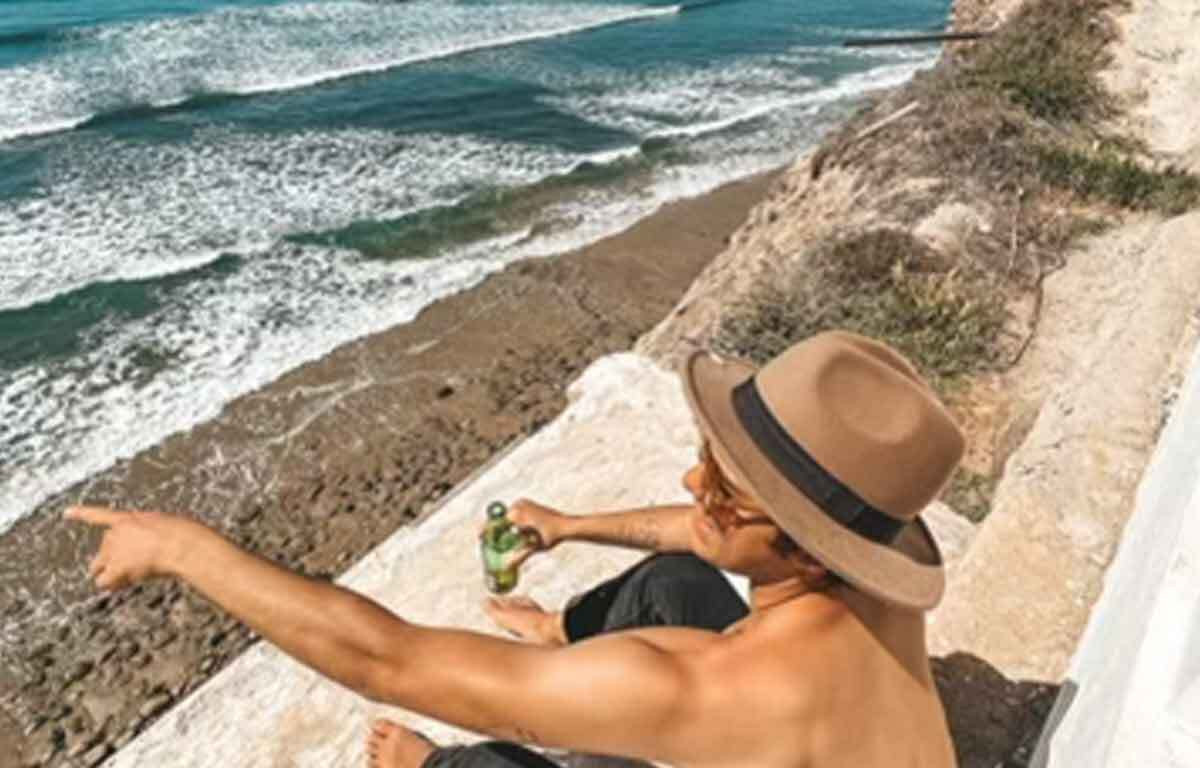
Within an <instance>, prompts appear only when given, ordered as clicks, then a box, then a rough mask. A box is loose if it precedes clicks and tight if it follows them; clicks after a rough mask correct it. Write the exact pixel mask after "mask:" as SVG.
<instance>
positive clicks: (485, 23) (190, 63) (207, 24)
mask: <svg viewBox="0 0 1200 768" xmlns="http://www.w3.org/2000/svg"><path fill="white" fill-rule="evenodd" d="M678 12H679V6H658V7H649V6H628V5H593V4H568V3H546V2H528V1H527V2H498V3H483V4H459V3H447V2H435V1H434V0H415V1H414V2H406V3H397V4H382V3H367V2H356V1H350V0H340V1H338V2H328V3H301V4H287V5H278V6H266V7H258V8H234V9H224V10H220V11H215V12H213V13H208V14H202V15H196V16H184V17H176V18H167V19H157V20H153V21H145V22H137V23H127V24H119V25H113V26H105V27H99V28H95V29H92V30H84V31H81V32H79V33H77V34H74V35H72V36H71V37H70V38H69V40H68V41H67V42H65V43H63V44H62V45H61V46H59V47H58V48H56V49H55V50H56V53H55V54H53V55H51V56H49V57H47V58H44V59H39V60H37V61H34V62H30V63H28V64H25V65H23V66H19V67H14V68H9V69H4V70H0V141H2V140H6V139H11V138H14V137H17V136H21V135H28V134H40V133H46V132H49V131H51V130H54V129H64V128H69V127H73V126H76V125H79V124H80V123H82V122H84V121H86V120H88V119H89V118H90V117H93V116H95V115H98V114H103V113H106V112H111V111H114V110H119V109H122V108H127V107H130V106H138V105H146V104H150V105H165V106H169V105H173V104H178V103H180V102H182V101H185V100H187V99H188V98H190V97H192V96H195V95H197V94H202V93H237V94H254V93H263V92H267V91H279V90H289V89H294V88H303V87H306V86H311V85H314V84H317V83H321V82H325V81H328V80H333V79H339V78H344V77H348V76H351V75H357V74H364V73H371V72H379V71H382V70H387V69H392V68H396V67H402V66H406V65H409V64H414V63H417V62H422V61H430V60H434V59H439V58H445V57H448V56H455V55H460V54H463V53H469V52H472V51H478V50H483V49H487V48H493V47H499V46H509V45H513V44H516V43H522V42H527V41H533V40H539V39H544V38H547V37H555V36H561V35H568V34H573V33H577V32H582V31H585V30H589V29H595V28H599V27H604V26H608V25H612V24H617V23H626V22H630V21H636V20H639V19H650V18H657V17H662V16H670V15H674V14H676V13H678Z"/></svg>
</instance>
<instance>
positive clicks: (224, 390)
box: [0, 0, 948, 528]
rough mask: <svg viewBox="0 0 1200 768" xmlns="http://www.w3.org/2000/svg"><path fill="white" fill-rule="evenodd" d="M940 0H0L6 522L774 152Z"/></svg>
mask: <svg viewBox="0 0 1200 768" xmlns="http://www.w3.org/2000/svg"><path fill="white" fill-rule="evenodd" d="M947 12H948V0H910V1H908V2H904V3H900V2H885V1H883V0H863V2H859V3H844V2H831V1H829V0H817V1H814V2H807V3H799V2H792V1H791V0H786V1H785V0H717V1H716V2H713V1H711V0H710V1H709V2H695V3H692V4H686V3H685V4H670V3H655V2H640V3H638V2H625V1H623V0H607V1H606V2H592V1H591V0H553V1H551V0H522V1H519V2H507V1H504V0H501V2H474V1H468V0H459V1H458V2H450V1H448V0H447V1H440V2H435V1H433V0H411V1H409V2H346V1H344V0H331V1H330V2H321V3H303V2H251V1H249V0H246V1H243V2H196V1H190V2H185V1H183V0H179V1H178V2H149V1H133V0H125V1H123V2H118V1H113V0H108V1H107V2H96V1H95V0H89V1H87V2H85V1H83V0H46V1H42V2H27V1H21V2H13V0H0V258H2V259H3V260H4V261H3V264H4V267H5V269H3V270H0V528H2V527H3V526H4V524H5V523H7V522H11V521H12V520H14V519H16V518H18V517H19V516H21V515H23V514H26V513H28V512H29V511H30V510H31V509H32V508H33V507H34V506H35V505H36V504H37V503H38V502H40V501H41V500H43V499H45V498H46V497H47V496H48V495H50V494H52V493H54V492H56V491H59V490H62V489H63V488H65V487H67V486H68V485H70V484H71V483H73V482H76V481H78V480H81V479H83V478H84V477H86V476H87V475H89V474H91V473H94V472H96V471H98V470H101V469H103V468H105V467H107V466H109V465H111V464H112V463H113V462H114V461H115V460H117V459H118V458H120V457H122V456H128V455H132V453H134V452H136V451H137V450H140V449H142V448H145V447H147V446H149V445H152V444H153V443H154V442H157V441H158V440H161V439H162V438H163V437H165V436H166V435H168V434H171V433H172V432H175V431H178V430H180V429H185V428H187V427H189V426H191V425H193V424H195V423H197V422H199V421H201V420H204V419H207V418H211V417H212V416H214V415H215V414H216V413H217V412H218V411H219V409H220V407H221V406H222V405H223V404H224V403H226V402H228V401H229V400H230V399H232V398H234V397H236V396H238V395H239V394H242V393H245V392H247V391H250V390H252V389H254V388H255V387H258V386H261V385H263V384H265V383H267V382H269V381H271V380H272V379H274V378H276V377H278V376H279V375H280V374H281V373H283V372H284V371H286V370H288V369H290V368H293V367H295V366H297V365H299V364H300V363H302V362H304V361H307V360H310V359H313V358H315V357H318V356H320V355H322V354H325V353H326V352H328V351H329V350H330V349H332V348H333V347H335V346H337V345H338V344H341V343H344V342H346V341H349V340H351V339H354V338H357V337H360V336H362V335H364V334H367V333H370V332H373V331H376V330H380V329H383V328H386V327H388V326H390V325H394V324H396V323H399V322H403V321H405V320H408V319H410V318H411V317H412V316H413V315H415V313H416V312H417V311H418V310H419V309H420V308H421V307H422V306H424V305H426V304H428V303H429V302H430V301H432V300H433V299H434V298H436V297H438V296H441V295H444V294H446V293H449V292H452V291H455V290H458V289H461V288H463V287H466V286H468V285H470V284H472V283H474V282H476V281H478V280H479V279H481V278H482V277H484V276H486V275H487V274H488V273H489V272H492V271H494V270H496V269H498V268H499V267H501V266H503V265H504V264H505V263H508V262H510V261H512V260H514V259H517V258H521V257H523V256H528V255H534V254H545V253H556V252H561V251H563V250H565V249H568V248H571V247H574V246H577V245H580V244H582V243H585V242H588V241H590V240H593V239H595V238H597V237H599V236H602V235H604V234H608V233H610V232H613V231H616V230H618V229H620V228H623V227H624V226H627V225H628V224H630V223H632V222H633V221H635V220H636V219H637V218H640V217H641V216H644V215H646V214H647V213H648V212H650V211H652V210H653V209H654V208H656V207H657V206H659V205H661V204H662V203H663V202H666V201H668V200H671V199H675V198H678V197H681V196H686V195H692V194H696V193H699V192H703V191H705V190H707V189H711V188H713V187H715V186H717V185H719V184H720V183H723V182H725V181H729V180H732V179H734V178H738V177H741V176H745V175H749V174H752V173H755V172H757V171H760V170H764V169H766V168H770V167H773V166H776V165H778V164H780V163H783V162H787V161H788V160H790V159H792V158H794V157H795V156H796V154H798V153H799V152H800V151H802V150H803V149H805V148H806V147H807V146H810V145H811V144H812V143H813V142H814V141H815V140H816V139H817V138H818V137H819V136H820V135H821V133H822V132H823V131H825V130H827V129H828V128H829V127H831V126H832V125H834V124H836V122H837V121H838V120H839V119H841V118H842V117H844V116H845V115H846V114H847V113H848V112H849V111H850V110H852V109H853V107H854V106H855V104H856V103H857V102H858V100H860V99H861V98H862V96H863V94H865V93H867V92H869V91H870V90H872V89H875V88H879V87H883V86H887V85H892V84H896V83H898V82H901V81H903V80H904V79H906V78H907V77H909V76H910V75H911V74H912V72H913V71H915V70H916V69H917V68H919V67H922V66H926V65H928V64H930V63H932V61H933V58H934V57H935V56H936V53H937V51H936V49H930V48H916V49H914V48H908V49H900V48H883V49H874V50H870V51H848V50H845V49H843V48H841V47H840V46H839V42H840V40H841V39H843V38H844V37H847V36H861V35H871V34H886V33H890V32H909V31H913V30H924V29H929V28H934V27H940V26H941V25H942V24H943V23H944V20H945V18H946V15H947Z"/></svg>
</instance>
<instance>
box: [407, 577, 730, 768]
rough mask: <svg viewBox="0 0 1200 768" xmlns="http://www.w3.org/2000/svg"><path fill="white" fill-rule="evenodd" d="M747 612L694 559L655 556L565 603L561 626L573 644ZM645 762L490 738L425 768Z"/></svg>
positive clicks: (721, 624) (584, 767) (598, 767)
mask: <svg viewBox="0 0 1200 768" xmlns="http://www.w3.org/2000/svg"><path fill="white" fill-rule="evenodd" d="M747 613H749V609H748V608H747V607H746V603H745V601H743V600H742V598H741V597H740V596H739V595H738V593H737V592H736V591H734V589H733V587H732V586H730V584H729V581H728V580H726V578H725V577H724V576H723V575H721V572H720V571H718V570H717V569H716V568H713V567H712V566H711V565H709V564H708V563H706V562H704V561H703V560H701V559H700V558H698V557H695V556H694V555H675V554H671V555H653V556H651V557H648V558H646V559H645V560H643V561H641V562H640V563H637V564H636V565H634V566H633V567H632V568H630V569H629V570H627V571H625V572H624V573H622V574H621V575H620V576H617V577H616V578H614V579H611V580H609V581H606V582H604V583H603V584H601V585H599V586H597V587H595V588H593V589H591V590H589V591H587V592H585V593H583V594H582V595H578V596H576V597H574V598H572V599H571V600H570V602H568V603H567V607H566V609H565V611H564V617H563V623H564V625H565V628H566V631H567V638H568V639H569V640H570V642H576V641H578V640H583V639H585V638H588V637H592V636H593V635H598V634H602V633H604V632H619V631H621V630H623V629H634V628H637V627H696V628H699V629H710V630H712V631H714V632H720V631H721V630H723V629H725V628H726V627H728V626H729V625H730V624H733V623H734V622H736V621H739V620H741V619H742V618H744V617H745V616H746V614H747ZM644 765H647V764H646V763H643V762H640V761H636V760H627V759H622V758H612V757H603V756H595V755H554V756H553V760H551V759H549V758H547V757H544V756H542V755H540V754H538V753H537V752H533V751H532V750H529V749H526V748H525V747H522V746H520V745H517V744H512V743H509V742H505V741H488V742H484V743H481V744H474V745H472V746H469V747H442V748H440V749H437V750H434V752H433V754H431V755H430V756H429V758H428V759H426V761H425V762H424V764H423V765H422V768H618V766H630V767H632V766H644Z"/></svg>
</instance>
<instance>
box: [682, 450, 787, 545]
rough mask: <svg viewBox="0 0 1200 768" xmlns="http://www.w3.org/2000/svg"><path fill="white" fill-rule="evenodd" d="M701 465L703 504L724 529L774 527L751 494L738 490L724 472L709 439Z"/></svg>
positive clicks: (702, 451)
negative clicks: (757, 526) (714, 454)
mask: <svg viewBox="0 0 1200 768" xmlns="http://www.w3.org/2000/svg"><path fill="white" fill-rule="evenodd" d="M700 464H701V465H702V466H703V468H704V479H703V481H702V483H701V502H702V504H703V507H704V511H705V513H706V514H707V515H708V516H709V517H711V518H712V519H713V522H715V523H716V524H717V526H718V527H719V528H720V529H721V530H723V531H724V530H729V529H731V528H742V527H744V526H748V525H774V523H773V522H772V521H771V519H770V518H769V517H767V516H766V513H765V512H763V510H762V507H761V506H760V505H759V504H758V503H757V502H756V501H754V500H753V499H752V498H751V497H750V495H749V494H747V493H745V492H743V491H741V490H739V489H738V488H737V487H735V486H734V485H733V484H732V483H731V482H730V481H729V479H728V478H727V477H726V476H725V473H724V472H722V471H721V466H720V465H719V464H717V460H716V458H715V457H714V456H713V453H712V449H711V448H710V447H709V445H708V441H707V440H705V441H704V442H703V443H701V445H700Z"/></svg>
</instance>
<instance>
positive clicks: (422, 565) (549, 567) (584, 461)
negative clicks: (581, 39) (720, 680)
mask: <svg viewBox="0 0 1200 768" xmlns="http://www.w3.org/2000/svg"><path fill="white" fill-rule="evenodd" d="M569 396H570V399H571V404H570V405H569V406H568V408H567V410H566V411H565V412H564V413H563V414H562V415H560V416H559V418H558V419H556V420H555V421H554V422H553V423H551V424H550V425H548V426H547V427H546V428H544V429H543V430H542V431H540V432H539V433H538V434H536V435H534V436H533V437H531V438H529V439H528V440H526V441H525V442H524V443H522V444H521V445H519V446H518V447H516V448H515V449H514V450H512V451H511V452H509V453H508V454H506V455H504V456H502V457H501V458H500V460H498V461H496V462H493V464H491V465H490V466H488V467H485V468H484V469H483V470H482V471H481V472H479V473H477V474H476V476H474V477H473V478H471V479H469V480H467V481H466V482H465V483H464V484H463V485H462V486H461V487H460V488H459V489H458V490H457V491H456V492H455V493H454V494H453V495H452V497H451V498H450V499H449V500H448V501H446V502H445V503H444V504H443V505H442V506H441V507H440V508H439V509H438V510H437V511H436V512H435V513H434V514H431V515H429V516H428V517H427V518H426V519H425V520H424V521H423V522H422V523H421V524H420V525H418V526H414V527H410V528H407V529H403V530H401V531H398V532H397V533H396V534H395V535H394V536H393V537H392V538H390V539H389V540H388V541H386V542H384V543H383V544H382V545H380V546H379V547H378V548H377V549H376V550H374V551H373V552H372V553H371V554H370V555H368V556H367V557H366V558H364V559H363V561H362V562H360V563H358V564H357V565H355V567H354V568H352V569H351V570H350V571H349V572H348V573H347V574H346V575H345V576H344V577H343V578H342V579H341V580H340V582H339V583H341V584H343V585H345V586H347V587H350V588H352V589H355V590H358V591H359V592H362V593H365V594H367V595H369V596H371V597H372V598H374V599H375V600H378V601H379V602H381V603H382V604H384V605H386V606H387V607H389V608H391V609H392V610H394V611H396V612H397V613H398V614H399V615H401V616H403V617H404V618H406V619H408V620H411V621H415V622H419V623H423V624H431V625H441V626H454V627H465V628H470V629H476V630H480V631H485V632H493V631H495V630H493V628H492V627H491V626H489V623H488V621H487V619H486V617H485V616H484V614H483V612H482V610H480V608H479V605H480V603H481V601H482V600H483V599H484V597H485V595H486V593H485V592H484V589H483V586H482V578H481V572H480V565H479V562H478V554H477V550H476V546H477V544H476V539H475V536H476V525H477V523H478V521H479V520H480V519H481V517H482V515H483V509H484V506H485V504H486V503H487V502H488V501H491V500H492V499H503V500H511V499H514V498H517V497H519V496H528V497H530V498H534V499H536V500H539V501H542V502H545V503H547V504H550V505H553V506H556V507H558V508H561V509H564V510H567V511H569V512H572V513H585V512H592V511H603V510H612V509H622V508H632V507H639V506H646V505H651V504H661V503H669V502H676V501H681V500H686V499H687V494H686V493H685V492H684V490H683V488H682V485H681V483H680V480H681V477H682V474H683V471H684V470H685V469H686V468H687V467H688V466H690V464H691V463H692V461H693V460H694V458H695V455H696V448H697V444H698V436H697V434H696V431H695V426H694V423H693V421H692V418H691V414H690V412H689V411H688V408H687V404H686V402H685V400H684V395H683V390H682V388H681V387H680V386H679V382H678V379H677V377H676V376H675V375H674V374H673V373H668V372H665V371H663V370H662V369H660V368H658V367H657V366H656V365H655V364H653V363H651V362H650V361H649V360H647V359H646V358H643V357H640V356H637V355H633V354H624V355H614V356H611V357H607V358H604V359H602V360H600V361H598V362H596V363H595V364H593V365H592V366H591V367H590V368H588V370H587V371H586V372H585V373H584V374H583V376H581V377H580V379H579V380H578V381H576V382H575V383H574V384H573V385H572V386H571V388H570V390H569ZM926 518H927V520H928V521H929V523H930V526H931V527H932V528H933V530H934V533H935V535H936V536H938V538H939V540H941V541H943V542H944V546H945V549H946V551H947V554H948V555H949V556H952V557H955V556H958V555H961V553H962V551H963V550H964V549H965V548H966V546H967V544H968V543H969V541H970V538H971V535H972V533H973V526H971V525H970V524H969V523H966V522H965V521H964V520H962V519H961V518H959V517H957V516H956V515H954V514H953V513H952V512H951V511H950V510H948V509H946V508H945V507H943V506H940V505H935V507H933V508H931V509H930V510H929V511H928V512H927V515H926ZM641 556H642V555H641V554H640V553H636V552H632V551H626V550H618V549H611V548H605V547H596V546H589V545H585V544H570V543H568V544H563V545H561V546H559V547H557V548H555V549H554V551H553V552H551V553H549V554H548V555H544V556H542V557H540V558H535V559H534V560H532V561H530V563H528V564H527V565H526V567H525V569H524V571H523V573H522V575H521V586H520V587H519V588H518V590H519V591H521V592H525V593H527V594H529V595H530V596H532V597H533V598H534V599H536V600H538V601H539V602H541V603H542V604H543V605H545V606H559V605H561V604H562V603H563V602H564V601H565V600H566V599H567V598H568V597H569V596H570V595H572V594H574V593H576V592H578V591H581V590H583V589H585V588H587V587H588V586H591V585H593V584H595V583H596V582H597V581H599V580H601V579H603V578H606V577H607V576H610V575H614V574H616V573H617V572H619V571H620V570H621V569H623V568H625V567H626V566H628V565H629V564H631V563H632V562H634V561H635V560H636V559H638V558H639V557H641ZM734 585H735V587H736V588H738V590H739V591H740V592H741V593H742V594H743V596H745V594H746V585H745V582H744V580H742V579H740V578H739V579H734ZM380 712H385V711H384V710H383V709H382V708H379V707H374V706H372V705H370V704H369V703H368V702H365V701H363V700H362V699H360V698H359V697H358V696H356V695H354V694H353V693H350V692H349V691H346V690H344V689H342V688H340V687H338V686H337V685H334V684H333V683H330V682H328V681H326V680H323V679H322V678H320V677H319V676H317V675H316V674H314V673H312V672H310V671H308V670H307V669H305V668H303V667H301V666H300V665H298V664H296V663H295V662H293V661H291V660H290V659H288V658H287V657H285V656H283V654H281V653H280V652H278V651H276V650H275V649H274V648H272V647H271V646H268V645H266V644H260V645H259V646H257V647H255V648H253V649H251V650H250V651H248V652H247V653H246V654H245V655H243V656H242V657H241V658H239V659H238V660H237V661H235V662H234V663H233V664H231V665H230V666H229V667H227V668H226V669H225V670H223V671H222V672H221V673H220V674H218V675H217V676H216V677H215V678H213V679H212V680H211V681H209V682H208V683H207V684H206V685H204V686H202V687H201V688H200V689H198V690H197V691H196V692H195V693H193V694H192V696H191V697H189V698H188V699H186V700H185V701H183V702H182V703H181V704H179V705H178V706H176V707H175V708H174V709H173V710H172V711H171V712H169V713H168V714H167V715H166V716H164V717H163V718H162V719H161V720H159V721H158V722H157V723H155V724H154V725H153V726H152V727H151V728H150V729H148V730H147V731H146V732H145V733H143V734H142V735H141V736H140V737H138V738H137V739H136V740H134V741H133V742H131V743H130V744H128V745H127V746H126V747H125V748H124V749H123V750H121V751H120V752H118V753H117V754H116V755H114V756H113V757H112V758H111V759H110V760H109V762H108V763H107V765H108V766H109V768H133V767H134V766H154V768H212V767H213V766H220V768H241V767H243V766H244V767H245V768H250V767H251V766H254V767H255V768H262V767H269V768H284V767H285V766H287V767H289V768H290V767H291V766H296V767H297V768H300V767H307V766H312V768H347V767H349V766H355V767H357V766H361V765H364V764H365V763H364V757H363V742H364V737H365V734H366V726H367V723H368V722H369V720H370V718H371V717H373V716H375V715H376V714H378V713H380ZM386 714H387V715H388V716H391V717H395V718H397V719H399V720H401V721H402V722H405V723H408V724H409V725H411V726H413V727H416V728H418V729H419V730H421V731H422V732H424V733H425V734H426V735H428V736H430V737H431V738H433V739H434V740H435V741H438V742H439V743H447V742H454V741H458V742H460V743H461V742H469V741H473V740H477V739H478V737H477V736H475V735H473V734H469V733H463V732H458V731H456V730H455V729H453V728H450V727H448V726H445V725H443V724H441V723H437V722H435V721H430V720H425V719H423V718H420V717H417V716H415V715H411V714H408V713H405V712H399V711H386Z"/></svg>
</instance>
